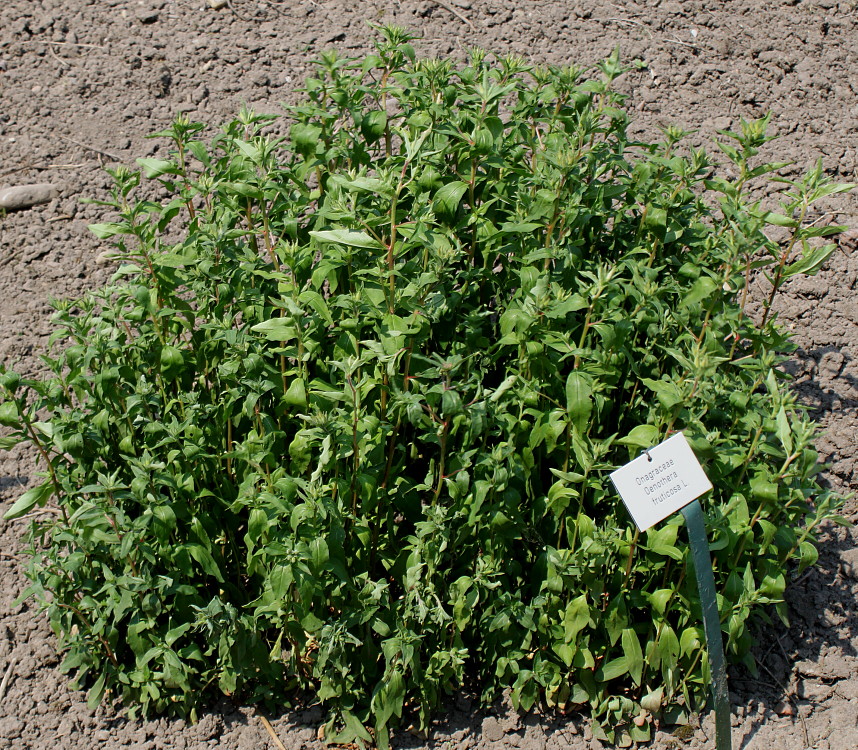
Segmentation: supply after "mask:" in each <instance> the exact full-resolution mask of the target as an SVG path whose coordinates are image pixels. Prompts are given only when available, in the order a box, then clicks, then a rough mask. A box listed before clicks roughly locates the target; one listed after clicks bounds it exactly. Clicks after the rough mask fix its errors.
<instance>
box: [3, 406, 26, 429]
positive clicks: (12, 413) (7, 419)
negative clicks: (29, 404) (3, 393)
mask: <svg viewBox="0 0 858 750" xmlns="http://www.w3.org/2000/svg"><path fill="white" fill-rule="evenodd" d="M20 421H21V413H20V411H18V404H17V402H15V401H4V402H3V403H2V404H0V424H2V425H3V426H4V427H17V426H18V424H19V423H20Z"/></svg>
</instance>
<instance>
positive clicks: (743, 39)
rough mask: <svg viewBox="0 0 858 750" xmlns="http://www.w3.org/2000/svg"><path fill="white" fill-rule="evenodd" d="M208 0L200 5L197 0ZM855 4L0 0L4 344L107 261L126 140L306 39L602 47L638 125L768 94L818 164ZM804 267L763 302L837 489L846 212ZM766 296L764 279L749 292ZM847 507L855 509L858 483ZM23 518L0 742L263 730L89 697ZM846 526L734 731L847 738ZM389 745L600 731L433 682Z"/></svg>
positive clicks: (12, 357) (163, 741)
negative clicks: (25, 194)
mask: <svg viewBox="0 0 858 750" xmlns="http://www.w3.org/2000/svg"><path fill="white" fill-rule="evenodd" d="M215 4H217V3H215ZM857 5H858V4H856V2H854V0H851V1H848V2H843V1H842V2H837V0H800V1H799V0H729V1H728V0H688V1H687V2H676V1H675V0H661V1H660V0H640V2H630V1H628V0H622V1H618V2H613V3H607V2H601V3H597V2H583V1H582V2H577V1H576V0H540V1H539V2H535V1H533V0H519V2H509V1H507V0H445V2H441V1H440V0H438V1H437V2H436V1H434V0H401V1H395V0H389V1H386V2H383V1H382V0H229V2H228V3H226V4H224V6H223V7H222V8H220V9H218V10H215V9H213V8H212V7H210V5H209V2H208V0H142V2H138V0H89V1H86V2H85V1H84V0H4V1H3V2H2V3H0V188H2V187H5V186H13V185H26V184H33V183H43V182H47V183H53V184H55V185H57V186H58V187H59V190H60V193H59V197H58V198H56V199H54V200H51V201H50V202H49V203H46V204H42V205H39V206H35V207H32V208H29V209H26V210H20V211H15V212H10V213H9V214H8V215H6V216H5V217H4V218H0V361H2V362H4V363H7V364H14V365H15V366H16V367H17V368H18V369H22V370H24V371H30V372H32V371H35V370H37V369H38V366H39V365H38V354H39V353H40V352H41V351H43V350H44V348H45V345H46V343H47V338H48V336H49V334H50V331H51V326H50V321H49V313H50V311H49V307H48V304H47V301H48V299H49V298H51V297H53V296H62V297H68V296H75V295H77V294H79V293H80V292H81V291H83V290H84V289H86V288H89V287H93V286H95V285H98V284H100V283H102V282H103V281H104V280H106V279H107V278H108V276H109V274H110V272H111V270H112V269H111V268H110V267H109V266H107V265H104V264H102V263H100V261H99V254H100V253H102V252H103V251H104V250H105V249H106V246H105V245H104V244H103V243H100V242H99V241H98V240H96V239H95V238H94V237H93V236H91V235H90V234H89V232H88V231H87V229H86V225H87V224H88V223H92V222H97V221H105V220H109V219H108V218H107V217H105V215H104V211H103V209H101V208H99V207H98V206H94V205H83V204H81V202H80V199H81V198H84V197H89V198H96V199H97V198H103V197H105V196H106V190H107V188H108V186H109V184H110V180H109V177H108V176H107V175H106V174H105V173H104V171H103V169H102V168H103V166H105V165H110V164H114V165H115V164H118V163H126V164H132V163H133V160H134V158H136V157H141V156H151V155H154V154H163V153H165V151H166V149H167V146H166V144H165V143H164V142H163V141H158V140H148V139H146V138H145V136H146V135H147V134H149V133H151V132H154V131H157V130H160V129H162V128H164V127H166V126H168V124H169V123H170V121H171V120H172V119H173V117H174V116H175V115H176V114H177V113H179V112H180V111H183V112H187V113H188V114H189V116H190V117H191V118H192V119H199V120H202V121H205V122H207V123H211V124H212V125H218V124H220V123H221V122H223V121H225V120H227V119H230V118H231V117H232V116H233V115H234V114H236V113H237V111H238V108H239V107H240V105H241V104H242V103H247V104H249V105H250V106H251V107H253V108H255V109H257V110H258V111H266V112H278V111H280V108H279V104H280V102H295V101H297V99H298V95H297V94H296V93H295V91H296V88H297V87H299V86H300V84H301V82H302V80H303V78H304V77H305V76H306V75H307V74H308V73H309V72H310V70H311V62H312V60H313V59H315V58H316V57H317V55H318V54H319V52H320V51H322V50H323V49H325V48H328V47H336V48H338V49H339V50H340V51H341V52H342V53H344V54H348V55H359V54H362V53H363V52H365V51H366V50H367V48H368V44H369V40H370V38H371V36H372V31H371V29H370V28H369V27H368V26H367V23H366V22H367V21H375V22H388V21H393V22H396V23H399V24H401V25H404V26H407V27H409V28H411V29H413V30H416V31H417V32H419V33H420V34H421V35H422V36H423V40H422V41H421V42H420V43H419V45H418V46H419V50H420V52H421V53H422V54H432V55H439V56H454V57H461V56H463V55H464V52H465V50H467V49H468V48H469V47H471V46H474V45H479V46H483V47H485V48H488V49H490V50H492V51H495V52H498V53H506V52H516V53H520V54H522V55H525V56H526V57H528V58H530V59H531V60H533V61H534V62H545V63H567V62H576V63H578V64H581V65H585V66H591V65H593V64H594V63H596V62H597V61H599V60H600V59H602V58H604V57H605V56H607V55H608V54H609V53H610V52H611V51H612V50H613V49H614V48H615V47H616V46H617V45H619V46H620V47H621V49H622V53H623V57H624V58H625V59H633V58H639V59H641V60H643V61H644V62H645V63H646V68H645V69H643V70H640V71H635V72H634V73H629V74H627V75H626V76H625V77H624V78H623V79H622V84H621V85H622V87H623V89H624V90H625V91H626V93H628V94H629V97H630V99H629V106H630V109H631V111H632V112H633V113H634V116H635V124H634V126H633V132H635V133H639V134H642V135H646V136H648V137H649V136H652V135H653V134H654V133H656V132H657V128H658V127H660V126H664V125H667V124H677V125H681V126H683V127H685V128H686V129H689V130H697V131H698V132H697V134H696V135H695V136H694V138H695V139H696V140H697V141H698V142H704V141H706V140H709V139H711V137H712V136H714V135H715V133H716V131H717V130H721V129H725V128H729V127H733V126H736V125H738V122H739V118H741V117H744V118H754V117H759V116H761V115H763V114H764V113H766V112H768V111H771V112H772V124H773V130H774V131H775V132H777V133H778V134H779V135H780V136H781V138H780V139H779V140H778V141H776V142H774V143H772V144H770V146H769V148H768V152H769V153H768V156H770V157H772V158H777V159H778V160H785V161H792V162H794V167H792V168H791V169H790V171H791V173H792V174H794V175H798V174H799V172H800V171H801V170H803V169H805V168H807V167H809V166H811V165H812V164H814V163H815V162H816V160H817V159H819V158H822V159H823V160H824V162H825V165H826V170H827V172H828V173H829V174H830V175H831V176H833V177H834V178H836V179H839V180H843V181H850V180H853V181H854V180H855V179H856V166H858V7H856V6H857ZM825 210H826V211H829V212H830V213H828V214H824V215H820V216H819V217H817V218H818V220H819V221H821V222H826V223H827V222H830V221H833V222H836V223H840V224H847V225H850V226H851V227H853V228H858V194H850V195H845V196H839V197H836V198H834V199H832V200H831V201H830V202H829V203H828V204H827V205H826V206H825ZM840 249H841V250H842V252H838V253H837V254H836V255H835V256H834V257H833V258H832V260H831V261H830V262H829V264H828V266H827V267H826V268H825V269H824V270H823V271H822V272H821V273H820V274H819V275H818V276H816V277H814V278H807V279H801V280H796V281H795V282H793V283H791V284H790V285H789V286H788V288H787V290H786V293H785V294H784V295H783V296H782V297H781V298H780V300H779V302H778V311H779V314H780V317H781V320H782V321H784V322H785V323H786V324H787V325H788V326H789V327H790V328H792V329H793V331H794V333H795V341H796V343H797V344H798V346H799V349H798V351H797V352H796V353H795V355H794V356H793V357H792V358H791V360H790V362H789V363H788V369H789V370H790V371H791V372H792V373H793V374H794V376H795V378H796V380H795V383H796V388H797V389H798V392H799V393H800V394H801V396H802V398H803V399H804V401H805V403H806V404H807V405H808V408H809V409H811V411H812V413H813V414H814V415H815V416H816V417H817V418H818V419H819V422H820V424H821V426H822V429H823V432H822V434H821V435H820V437H819V439H818V441H817V445H818V448H819V450H820V452H821V454H822V456H823V458H824V460H826V461H827V462H829V463H830V469H829V470H828V472H827V474H826V476H827V480H828V481H829V482H830V483H831V484H832V485H833V486H834V487H836V488H837V489H839V490H841V491H844V492H854V491H855V490H856V489H858V462H856V457H855V446H856V443H858V440H856V438H857V437H858V359H856V358H858V302H856V289H855V288H856V279H858V232H853V233H851V234H847V235H846V236H844V237H842V238H841V239H840ZM761 297H762V287H760V288H759V289H758V290H757V298H758V299H759V298H761ZM35 470H36V468H35V466H34V463H33V457H32V456H31V455H29V454H27V453H25V452H24V451H18V452H14V453H12V454H0V512H2V511H4V510H5V509H6V507H8V503H9V502H11V501H12V500H14V499H15V498H16V497H17V496H18V495H19V494H20V492H21V491H22V489H23V488H25V487H27V486H28V484H29V483H30V482H32V481H33V475H34V471H35ZM845 513H846V515H847V516H848V517H849V518H851V519H852V520H858V503H856V501H855V500H849V501H848V502H847V505H846V511H845ZM21 530H22V529H21V525H20V523H14V522H13V523H7V522H3V521H0V576H2V577H0V748H16V749H17V748H43V747H51V746H62V747H63V748H64V750H73V749H75V748H92V747H101V748H106V749H110V750H112V749H113V748H135V749H136V750H152V749H156V748H177V749H179V750H181V749H182V748H189V749H191V748H193V749H194V750H198V749H201V748H208V747H221V748H228V749H230V750H232V749H236V750H237V749H239V748H264V747H269V748H275V747H276V745H275V743H274V741H273V740H272V739H271V738H270V735H269V733H268V732H267V731H266V729H265V727H264V725H263V722H262V720H261V715H260V713H259V711H258V710H257V709H254V708H248V707H242V706H235V705H233V704H231V703H229V702H222V703H221V704H219V705H216V706H213V707H212V708H211V709H210V710H209V711H207V712H205V713H204V714H203V716H202V719H201V720H200V721H199V722H198V723H197V724H196V725H193V726H192V725H190V724H188V723H185V722H183V721H179V720H175V719H156V720H153V721H129V720H127V719H125V718H123V716H122V714H121V712H120V711H119V710H117V709H116V708H115V707H111V706H103V707H101V708H99V709H98V710H97V711H95V712H93V711H89V710H88V709H87V708H86V703H85V699H84V696H83V694H82V693H77V692H73V691H70V690H69V689H68V687H67V680H66V678H65V677H64V676H63V675H61V674H60V673H59V671H58V668H57V667H58V662H59V660H58V657H57V655H56V652H55V641H54V638H53V636H52V634H51V633H50V630H49V628H48V626H47V624H46V623H45V622H44V621H43V619H41V618H39V617H37V616H36V615H35V612H34V610H33V609H32V607H31V606H30V605H28V604H24V605H22V606H17V607H15V606H13V605H12V602H13V600H14V599H15V598H16V597H17V596H18V595H19V594H20V592H21V591H22V589H23V588H24V586H25V582H26V579H25V577H24V575H23V572H22V567H23V562H22V559H21V557H20V550H21V543H20V541H19V536H20V533H21ZM856 545H858V531H856V529H855V528H828V529H826V531H825V533H824V535H823V543H822V545H821V556H820V562H819V566H818V567H817V568H816V569H814V570H812V571H811V572H810V573H808V574H807V575H805V576H803V577H802V578H801V579H800V580H797V581H794V582H793V583H792V585H791V586H790V588H789V591H788V599H789V603H790V606H791V613H792V615H791V616H792V627H790V628H789V629H787V628H784V627H782V626H780V625H778V626H771V627H769V628H768V629H763V630H761V631H760V633H759V647H758V650H757V655H758V657H759V661H760V674H759V676H758V677H756V678H755V677H753V676H751V675H749V674H748V673H747V672H745V671H742V670H734V671H733V672H732V673H731V697H732V702H733V706H734V716H733V725H734V738H733V739H734V747H736V748H746V749H749V750H750V749H754V750H763V749H765V748H777V749H778V750H803V749H804V748H818V749H819V750H853V749H854V748H856V747H858V609H856V599H858V549H856ZM268 718H269V719H270V721H271V724H272V725H273V728H274V731H275V732H276V733H277V735H278V736H279V738H280V740H281V741H282V743H283V744H284V745H285V746H286V747H288V748H290V750H292V749H294V750H301V748H308V749H309V748H319V747H321V743H320V742H319V741H318V740H317V739H316V727H317V725H318V723H319V721H320V720H321V718H322V713H321V710H320V709H319V708H318V707H305V708H303V709H297V710H295V711H285V710H284V712H283V713H282V714H278V715H270V716H268ZM713 727H714V723H713V718H712V717H711V716H706V717H704V718H703V719H702V721H694V722H692V724H691V725H690V726H689V727H686V728H684V731H677V730H676V728H669V727H664V728H662V729H660V730H659V731H658V732H657V733H656V738H655V740H654V742H653V744H652V747H653V748H657V749H658V750H667V749H668V748H670V749H671V750H676V748H680V747H687V748H709V747H714V736H713ZM396 744H397V746H399V747H408V748H422V747H426V748H444V749H445V750H454V749H456V750H467V748H485V749H486V750H488V749H489V748H512V747H520V748H528V749H532V750H542V749H543V748H546V749H548V750H555V749H556V748H575V749H577V750H583V748H599V747H601V745H600V743H599V742H598V741H596V740H593V739H592V735H591V733H590V731H589V729H588V727H587V722H586V720H585V719H584V718H582V717H580V716H570V717H566V718H560V717H557V716H554V715H551V714H540V713H531V714H530V715H528V716H518V715H516V714H515V713H514V712H511V711H510V710H509V709H508V707H507V705H506V704H505V703H504V702H503V701H502V700H501V701H499V702H498V704H497V705H496V706H494V707H493V708H492V709H490V710H487V711H478V710H476V709H475V707H473V706H472V701H471V699H470V698H469V697H468V696H466V695H457V696H452V697H451V700H450V703H449V706H448V710H447V712H446V714H443V715H441V716H440V717H439V722H438V724H437V726H435V727H433V729H432V732H431V733H430V735H429V737H428V738H421V737H417V736H415V735H412V734H409V733H408V732H403V733H402V734H401V735H400V736H398V737H397V738H396Z"/></svg>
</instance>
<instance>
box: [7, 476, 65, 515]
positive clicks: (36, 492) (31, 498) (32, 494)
mask: <svg viewBox="0 0 858 750" xmlns="http://www.w3.org/2000/svg"><path fill="white" fill-rule="evenodd" d="M53 494H54V485H53V483H52V482H44V483H42V484H39V485H36V486H35V487H31V488H30V489H28V490H27V491H26V492H25V493H24V494H23V495H21V497H19V498H18V499H17V500H16V501H15V503H14V504H13V505H12V507H11V508H9V510H7V511H6V512H5V513H4V514H3V518H5V519H6V520H7V521H12V520H14V519H16V518H20V517H21V516H23V515H24V514H26V513H29V512H30V511H31V510H32V509H33V508H35V507H36V506H37V505H38V506H39V507H40V508H41V507H44V505H45V503H47V502H48V500H49V499H50V497H51V495H53Z"/></svg>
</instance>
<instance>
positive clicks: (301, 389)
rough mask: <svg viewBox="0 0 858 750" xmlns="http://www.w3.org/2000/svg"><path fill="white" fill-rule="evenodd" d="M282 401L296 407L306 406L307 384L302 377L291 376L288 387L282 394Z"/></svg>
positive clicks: (302, 407)
mask: <svg viewBox="0 0 858 750" xmlns="http://www.w3.org/2000/svg"><path fill="white" fill-rule="evenodd" d="M283 403H284V404H285V405H286V406H292V407H295V408H298V409H305V408H307V386H306V385H305V383H304V378H293V379H292V382H291V383H290V384H289V388H288V390H287V391H286V393H285V394H283Z"/></svg>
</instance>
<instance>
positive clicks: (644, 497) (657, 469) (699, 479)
mask: <svg viewBox="0 0 858 750" xmlns="http://www.w3.org/2000/svg"><path fill="white" fill-rule="evenodd" d="M611 481H612V482H613V483H614V487H616V488H617V492H619V493H620V497H621V498H622V499H623V503H624V504H625V506H626V508H627V509H628V511H629V513H630V514H631V516H632V518H633V519H634V522H635V524H636V525H637V527H638V528H639V529H640V530H641V531H646V530H647V529H648V528H650V526H655V524H657V523H658V522H659V521H661V520H663V519H665V518H667V517H668V516H670V515H673V514H674V513H676V511H678V510H679V509H680V508H683V507H685V506H686V505H688V503H690V502H692V501H693V500H696V499H697V498H698V497H700V496H701V495H702V494H703V493H704V492H708V491H709V490H711V489H712V482H710V481H709V477H707V476H706V472H704V471H703V467H702V466H701V465H700V462H699V461H698V460H697V456H695V455H694V451H693V450H691V446H690V445H689V444H688V441H687V440H686V439H685V435H683V434H682V433H681V432H678V433H676V435H674V436H673V437H669V438H668V439H667V440H665V441H664V442H663V443H659V444H658V445H656V446H655V447H654V448H650V449H649V450H648V451H646V452H645V453H644V454H642V455H641V456H639V457H638V458H636V459H635V460H634V461H631V462H629V463H627V464H626V465H625V466H621V467H620V468H619V469H617V470H616V471H614V472H612V473H611Z"/></svg>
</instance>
